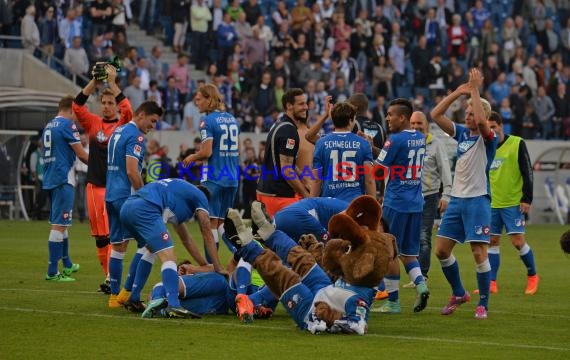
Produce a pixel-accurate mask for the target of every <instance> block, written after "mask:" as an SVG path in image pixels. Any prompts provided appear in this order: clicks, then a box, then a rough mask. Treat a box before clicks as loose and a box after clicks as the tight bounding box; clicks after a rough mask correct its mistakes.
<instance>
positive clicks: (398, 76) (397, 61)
mask: <svg viewBox="0 0 570 360" xmlns="http://www.w3.org/2000/svg"><path fill="white" fill-rule="evenodd" d="M405 47H406V39H404V38H403V37H401V38H399V39H398V41H397V42H395V43H394V44H392V46H391V47H390V50H389V51H388V56H389V57H390V64H391V65H392V68H393V69H394V76H393V77H392V91H393V95H394V96H401V95H400V94H398V90H397V89H398V87H399V86H401V85H402V84H404V83H405V81H406V80H405V78H406V67H405V57H406V51H405Z"/></svg>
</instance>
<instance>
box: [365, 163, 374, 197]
mask: <svg viewBox="0 0 570 360" xmlns="http://www.w3.org/2000/svg"><path fill="white" fill-rule="evenodd" d="M364 166H366V167H367V168H368V171H366V173H365V174H364V191H365V193H366V195H370V196H372V197H374V198H375V197H376V180H375V179H374V176H373V175H372V172H373V171H374V169H373V168H372V164H365V165H364Z"/></svg>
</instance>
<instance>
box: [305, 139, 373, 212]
mask: <svg viewBox="0 0 570 360" xmlns="http://www.w3.org/2000/svg"><path fill="white" fill-rule="evenodd" d="M372 161H373V158H372V149H371V148H370V144H369V143H368V141H366V140H365V139H363V138H361V137H360V136H358V135H356V134H353V133H351V132H342V133H337V132H334V133H332V134H329V135H327V136H325V137H323V138H321V139H319V141H317V143H316V144H315V151H314V155H313V169H318V174H319V177H320V179H321V180H322V187H321V196H323V197H334V198H337V199H341V200H344V201H348V202H350V201H352V200H353V199H354V198H356V197H358V196H360V195H363V194H364V193H365V187H364V174H359V175H358V176H357V174H356V171H357V168H358V167H360V166H363V165H365V164H366V165H369V164H370V163H372Z"/></svg>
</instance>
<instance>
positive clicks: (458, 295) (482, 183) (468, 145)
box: [431, 69, 498, 319]
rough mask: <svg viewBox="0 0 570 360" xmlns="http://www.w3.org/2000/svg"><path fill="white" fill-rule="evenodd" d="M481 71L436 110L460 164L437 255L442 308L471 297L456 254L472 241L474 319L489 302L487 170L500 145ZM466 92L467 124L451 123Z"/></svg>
mask: <svg viewBox="0 0 570 360" xmlns="http://www.w3.org/2000/svg"><path fill="white" fill-rule="evenodd" d="M482 84H483V76H482V75H481V73H480V72H479V70H477V69H472V70H471V71H470V73H469V81H468V82H467V83H465V84H463V85H461V86H459V87H458V88H457V89H455V91H454V92H452V93H451V94H449V95H448V96H447V97H445V98H444V99H443V100H442V101H441V102H440V103H439V104H438V105H437V106H436V107H435V108H434V109H433V110H432V111H431V117H432V118H433V120H434V121H435V122H436V123H437V125H438V126H439V127H440V128H441V129H442V130H443V131H445V132H446V133H447V134H449V135H450V136H453V138H454V139H455V140H457V164H456V165H455V178H454V179H453V185H452V188H451V201H450V202H449V205H448V207H447V210H446V212H445V214H444V215H443V219H442V220H441V224H440V227H439V231H438V234H437V242H436V249H435V255H436V256H437V258H438V259H439V261H440V263H441V268H442V270H443V274H444V275H445V278H446V279H447V281H448V282H449V285H450V286H451V289H452V295H451V298H450V300H449V302H448V303H447V305H445V306H444V307H443V309H442V310H441V313H442V314H443V315H450V314H452V313H453V312H454V311H455V310H456V309H457V307H458V306H459V305H461V304H463V303H466V302H468V301H469V300H470V299H471V296H470V295H469V293H468V292H467V291H465V288H464V287H463V284H462V283H461V277H460V275H459V265H458V264H457V261H456V259H455V257H454V256H453V253H452V251H453V248H454V247H455V245H456V244H457V243H459V244H463V243H464V242H468V243H469V244H470V245H471V252H472V253H473V257H474V259H475V263H476V267H477V284H478V288H479V303H478V304H477V307H476V308H475V318H476V319H486V318H487V311H488V304H489V291H490V289H489V287H490V282H491V265H490V263H489V258H488V255H487V248H488V245H489V233H490V226H491V200H490V197H491V193H490V187H489V169H490V168H491V163H492V162H493V158H494V157H495V152H496V150H497V144H498V137H497V136H496V135H495V133H494V132H493V131H492V130H491V128H490V127H489V123H488V119H489V116H490V115H491V106H490V105H489V103H488V102H487V101H486V100H485V99H482V98H481V97H480V95H479V87H480V86H481V85H482ZM462 95H470V96H471V99H470V100H469V104H468V106H467V109H466V111H465V126H461V125H458V124H455V123H454V122H452V121H451V120H450V119H449V118H447V117H446V116H445V115H444V114H445V112H446V111H447V109H448V108H449V106H451V104H452V103H453V102H454V101H456V100H457V99H458V98H459V97H460V96H462Z"/></svg>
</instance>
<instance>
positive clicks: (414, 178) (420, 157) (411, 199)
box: [376, 130, 426, 213]
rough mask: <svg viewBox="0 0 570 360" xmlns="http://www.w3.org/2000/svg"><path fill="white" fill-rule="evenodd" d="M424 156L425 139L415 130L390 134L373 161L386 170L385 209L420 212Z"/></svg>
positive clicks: (421, 209) (421, 208) (422, 203)
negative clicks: (387, 173) (387, 171)
mask: <svg viewBox="0 0 570 360" xmlns="http://www.w3.org/2000/svg"><path fill="white" fill-rule="evenodd" d="M425 152H426V138H425V136H424V135H423V134H422V133H421V132H419V131H415V130H404V131H401V132H399V133H397V134H393V135H391V136H390V138H389V139H388V140H387V141H386V143H385V144H384V147H383V148H382V150H381V151H380V155H379V156H378V159H377V160H376V161H377V162H378V163H380V164H381V165H382V166H384V167H386V168H388V169H389V175H388V178H387V181H388V185H387V186H386V191H385V195H384V206H387V207H390V208H392V209H394V210H396V211H399V212H403V213H413V212H422V211H423V207H424V199H423V196H422V181H421V179H422V166H423V163H424V155H425Z"/></svg>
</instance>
